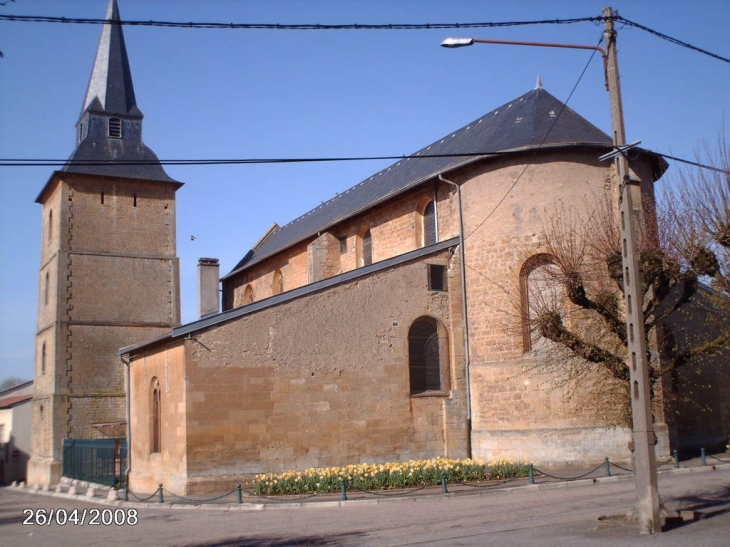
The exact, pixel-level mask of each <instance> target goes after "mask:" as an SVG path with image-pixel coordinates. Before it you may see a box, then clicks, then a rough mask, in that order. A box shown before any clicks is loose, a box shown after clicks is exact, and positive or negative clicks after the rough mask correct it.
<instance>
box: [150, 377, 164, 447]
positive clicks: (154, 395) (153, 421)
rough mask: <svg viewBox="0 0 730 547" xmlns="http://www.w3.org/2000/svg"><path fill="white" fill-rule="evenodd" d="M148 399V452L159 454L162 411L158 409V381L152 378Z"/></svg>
mask: <svg viewBox="0 0 730 547" xmlns="http://www.w3.org/2000/svg"><path fill="white" fill-rule="evenodd" d="M150 395H151V397H150V452H151V453H155V452H161V445H162V431H161V428H160V422H161V421H162V410H161V408H160V381H159V380H158V379H157V378H152V392H151V394H150Z"/></svg>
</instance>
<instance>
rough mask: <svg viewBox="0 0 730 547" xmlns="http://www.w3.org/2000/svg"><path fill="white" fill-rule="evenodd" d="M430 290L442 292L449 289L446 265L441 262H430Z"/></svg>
mask: <svg viewBox="0 0 730 547" xmlns="http://www.w3.org/2000/svg"><path fill="white" fill-rule="evenodd" d="M428 290H430V291H441V292H446V291H447V290H448V284H447V281H446V266H442V265H441V264H428Z"/></svg>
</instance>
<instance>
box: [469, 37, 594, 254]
mask: <svg viewBox="0 0 730 547" xmlns="http://www.w3.org/2000/svg"><path fill="white" fill-rule="evenodd" d="M602 41H603V37H601V39H600V40H599V41H598V44H600V43H601V42H602ZM595 55H596V50H593V53H591V56H590V57H589V58H588V62H587V63H586V65H585V67H583V71H582V72H581V73H580V76H579V77H578V81H576V82H575V85H574V86H573V89H572V90H571V91H570V94H569V95H568V98H567V99H566V100H565V102H564V103H563V107H562V108H561V109H560V112H558V115H557V116H556V117H555V119H554V120H553V123H552V124H551V125H550V127H549V128H548V130H547V132H546V133H545V136H544V137H543V139H542V141H541V142H540V144H539V145H538V147H537V149H536V150H535V151H534V152H533V153H532V156H531V157H530V159H529V160H528V161H527V163H526V164H525V166H524V167H523V168H522V171H520V174H519V175H518V176H517V178H516V179H515V181H514V182H513V183H512V185H511V186H510V187H509V188H508V189H507V192H506V193H505V194H504V196H502V199H500V200H499V201H498V202H497V205H495V206H494V208H493V209H492V210H491V211H490V212H489V214H487V216H486V217H485V218H484V220H482V221H481V222H480V223H479V224H478V225H477V227H476V228H474V229H473V230H472V231H471V232H469V234H468V235H465V236H463V238H464V240H467V239H468V238H470V237H471V236H473V235H474V233H476V231H477V230H479V229H480V228H481V227H482V226H483V225H484V223H485V222H487V220H489V219H490V217H491V216H492V215H493V214H494V212H495V211H496V210H497V209H499V207H500V206H501V205H502V203H504V200H506V199H507V196H509V195H510V193H511V192H512V190H514V188H515V186H517V183H518V182H519V180H520V179H521V178H522V176H523V175H524V174H525V173H526V172H527V169H528V168H529V167H530V166H531V165H532V162H533V160H534V159H535V157H536V156H537V153H538V152H539V151H540V149H541V148H542V146H543V144H545V141H546V140H547V138H548V136H549V135H550V132H551V131H552V130H553V128H554V127H555V124H556V123H558V120H559V119H560V116H562V114H563V112H565V109H566V108H568V102H570V99H571V97H573V94H574V93H575V90H576V89H578V85H579V84H580V82H581V80H582V79H583V76H585V73H586V71H587V70H588V67H589V66H590V64H591V61H593V57H595Z"/></svg>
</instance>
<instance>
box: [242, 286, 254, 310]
mask: <svg viewBox="0 0 730 547" xmlns="http://www.w3.org/2000/svg"><path fill="white" fill-rule="evenodd" d="M243 304H244V306H245V305H246V304H253V287H252V286H251V285H250V284H249V285H246V288H245V289H244V290H243Z"/></svg>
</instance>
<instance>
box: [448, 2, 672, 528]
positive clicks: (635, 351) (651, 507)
mask: <svg viewBox="0 0 730 547" xmlns="http://www.w3.org/2000/svg"><path fill="white" fill-rule="evenodd" d="M603 20H604V38H605V41H606V49H605V50H603V49H602V48H600V47H598V46H588V45H579V44H554V43H546V42H515V41H507V40H483V39H476V38H447V39H446V40H444V41H443V42H442V43H441V46H442V47H446V48H458V47H466V46H471V45H473V44H505V45H515V46H538V47H558V48H571V49H592V50H594V51H599V52H600V53H601V56H602V57H603V68H604V77H605V80H606V82H605V83H606V89H607V90H608V93H609V99H610V105H611V125H612V129H613V148H614V153H613V154H612V156H614V157H615V164H616V174H617V179H618V184H619V195H620V198H619V223H618V224H619V228H620V233H621V251H622V262H623V272H624V298H625V305H626V330H627V337H626V338H627V341H628V342H627V346H628V357H627V361H628V362H627V367H628V369H629V371H630V382H631V385H630V387H629V389H630V392H631V410H632V417H633V438H634V476H635V480H636V495H637V512H638V517H639V531H640V533H642V534H652V533H655V532H661V524H660V520H659V493H658V487H657V473H656V467H655V463H656V457H655V452H654V442H655V436H654V429H653V426H652V411H651V396H650V389H649V388H650V386H649V368H648V363H647V359H646V339H645V333H644V317H643V311H642V302H643V293H642V291H641V276H640V271H639V263H638V249H637V243H636V229H635V219H634V209H633V205H632V196H631V191H629V188H628V187H629V186H630V185H631V184H632V183H633V181H632V180H631V179H630V176H629V165H628V160H627V159H626V156H625V155H624V154H625V152H626V150H627V148H629V147H627V146H626V137H625V130H624V119H623V106H622V104H621V88H620V85H619V76H618V57H617V53H616V31H615V29H614V27H613V10H612V9H611V8H605V9H604V10H603Z"/></svg>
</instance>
